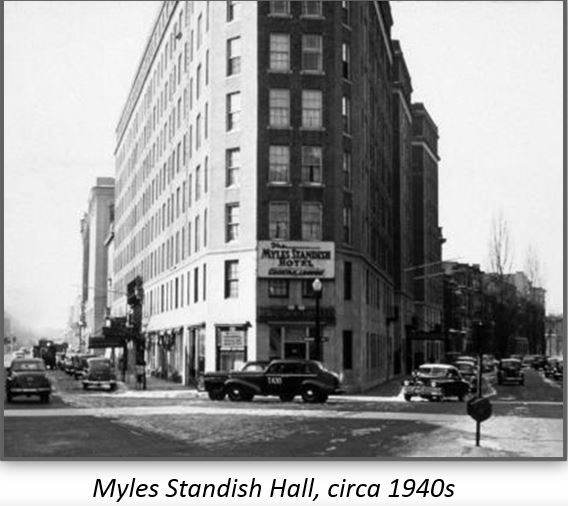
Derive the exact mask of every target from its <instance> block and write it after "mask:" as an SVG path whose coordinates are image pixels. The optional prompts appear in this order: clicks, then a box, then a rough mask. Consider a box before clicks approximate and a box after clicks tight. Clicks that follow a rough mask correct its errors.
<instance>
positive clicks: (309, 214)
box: [302, 202, 322, 241]
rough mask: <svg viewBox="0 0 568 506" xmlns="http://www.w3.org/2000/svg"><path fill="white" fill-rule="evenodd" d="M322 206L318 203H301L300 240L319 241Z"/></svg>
mask: <svg viewBox="0 0 568 506" xmlns="http://www.w3.org/2000/svg"><path fill="white" fill-rule="evenodd" d="M321 218H322V206H321V204H320V203H319V202H303V203H302V240H303V241H321V237H322V234H321Z"/></svg>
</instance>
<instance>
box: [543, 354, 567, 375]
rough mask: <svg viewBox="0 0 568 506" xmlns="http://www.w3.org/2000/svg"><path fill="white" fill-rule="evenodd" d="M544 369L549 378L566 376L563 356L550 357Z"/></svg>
mask: <svg viewBox="0 0 568 506" xmlns="http://www.w3.org/2000/svg"><path fill="white" fill-rule="evenodd" d="M543 370H544V375H545V376H546V377H547V378H554V379H562V378H563V377H564V361H563V359H562V358H561V357H550V358H549V359H548V360H547V361H546V364H545V365H544V367H543Z"/></svg>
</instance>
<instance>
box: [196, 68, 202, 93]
mask: <svg viewBox="0 0 568 506" xmlns="http://www.w3.org/2000/svg"><path fill="white" fill-rule="evenodd" d="M200 95H201V63H200V64H199V65H198V66H197V71H196V73H195V100H199V96H200Z"/></svg>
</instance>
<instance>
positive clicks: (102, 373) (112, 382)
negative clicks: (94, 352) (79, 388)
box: [82, 357, 116, 392]
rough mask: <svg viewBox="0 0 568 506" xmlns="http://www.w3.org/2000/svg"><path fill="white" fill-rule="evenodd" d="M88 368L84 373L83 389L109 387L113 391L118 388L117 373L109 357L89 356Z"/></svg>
mask: <svg viewBox="0 0 568 506" xmlns="http://www.w3.org/2000/svg"><path fill="white" fill-rule="evenodd" d="M86 360H87V369H86V370H85V374H84V375H83V379H82V382H83V389H84V390H87V389H88V388H91V387H97V388H108V389H109V390H110V391H111V392H112V391H114V390H116V374H115V372H114V371H113V368H112V364H111V362H110V360H109V359H108V358H103V357H97V358H88V359H86Z"/></svg>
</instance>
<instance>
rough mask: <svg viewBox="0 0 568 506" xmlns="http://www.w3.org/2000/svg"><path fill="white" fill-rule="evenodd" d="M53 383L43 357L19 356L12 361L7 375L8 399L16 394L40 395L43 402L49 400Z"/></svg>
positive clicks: (10, 400)
mask: <svg viewBox="0 0 568 506" xmlns="http://www.w3.org/2000/svg"><path fill="white" fill-rule="evenodd" d="M51 390H52V389H51V383H50V381H49V379H48V377H47V371H46V368H45V363H44V361H43V360H42V359H41V358H17V359H14V360H13V361H12V363H11V364H10V367H9V368H8V370H7V375H6V400H7V401H8V402H12V399H13V398H14V397H16V396H23V395H25V396H26V397H31V396H32V395H38V396H39V398H40V400H41V402H45V403H47V402H49V396H50V395H51Z"/></svg>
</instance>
